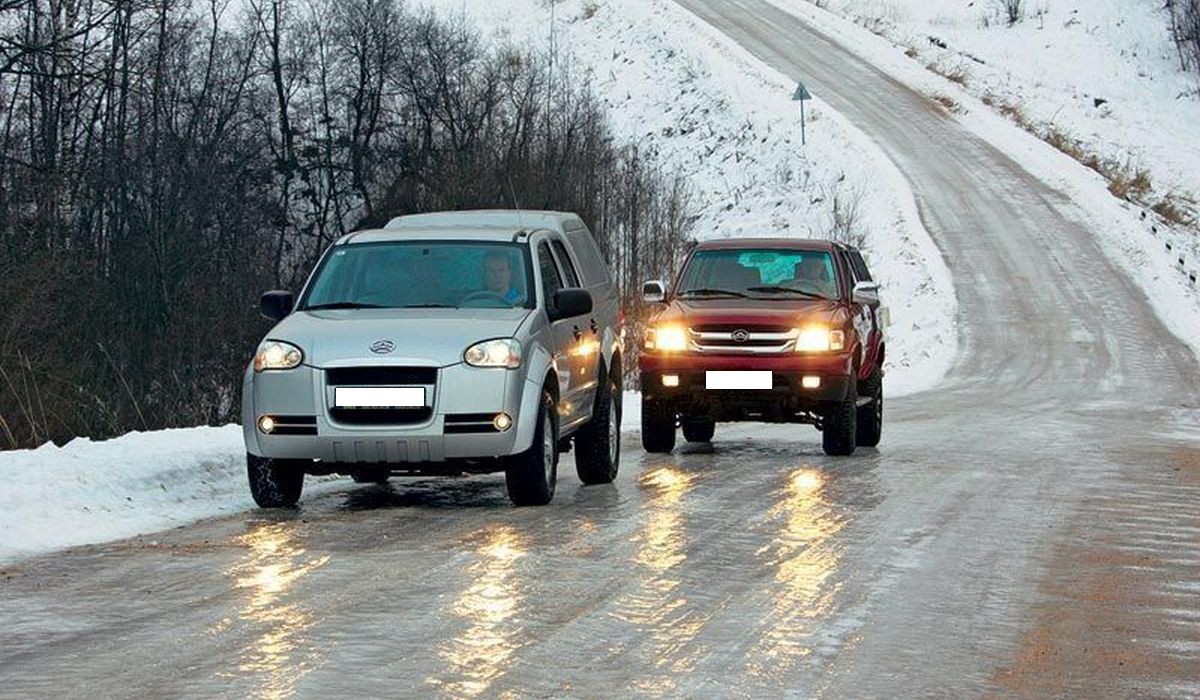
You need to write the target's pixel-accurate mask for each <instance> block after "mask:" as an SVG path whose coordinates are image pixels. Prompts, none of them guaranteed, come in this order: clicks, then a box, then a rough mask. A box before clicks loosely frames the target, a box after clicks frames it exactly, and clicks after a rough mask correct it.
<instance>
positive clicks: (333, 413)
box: [325, 366, 438, 426]
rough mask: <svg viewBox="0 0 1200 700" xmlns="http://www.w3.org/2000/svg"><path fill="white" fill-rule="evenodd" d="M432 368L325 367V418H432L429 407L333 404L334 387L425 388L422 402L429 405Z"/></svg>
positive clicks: (401, 421) (399, 422)
mask: <svg viewBox="0 0 1200 700" xmlns="http://www.w3.org/2000/svg"><path fill="white" fill-rule="evenodd" d="M437 374H438V370H437V368H436V367H396V366H391V367H389V366H370V367H331V368H329V369H326V370H325V386H326V387H327V388H326V396H327V400H328V401H329V417H330V418H332V419H333V420H334V421H335V422H337V423H341V424H343V425H364V426H405V425H419V424H422V423H427V422H428V421H429V420H430V419H431V418H432V417H433V408H431V407H430V406H424V407H416V408H337V407H335V406H334V405H333V400H334V396H335V394H334V391H335V390H336V388H337V387H394V386H396V387H400V386H422V387H425V396H426V401H428V402H430V403H431V405H432V401H433V394H434V391H435V389H436V386H437Z"/></svg>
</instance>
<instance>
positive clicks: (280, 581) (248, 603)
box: [212, 523, 329, 700]
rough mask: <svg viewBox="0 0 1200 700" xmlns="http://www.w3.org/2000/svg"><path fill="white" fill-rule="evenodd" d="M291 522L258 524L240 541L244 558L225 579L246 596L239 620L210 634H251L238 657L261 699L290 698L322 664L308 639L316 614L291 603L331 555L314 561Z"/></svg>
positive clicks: (301, 597) (240, 664)
mask: <svg viewBox="0 0 1200 700" xmlns="http://www.w3.org/2000/svg"><path fill="white" fill-rule="evenodd" d="M293 528H294V525H293V524H291V523H258V524H255V525H252V526H251V529H250V531H249V532H247V533H245V534H244V535H242V536H241V537H239V538H237V543H238V544H240V545H242V546H244V547H246V548H247V549H248V552H247V554H246V556H245V557H244V558H243V559H242V560H241V561H239V562H237V563H236V564H234V565H233V566H232V567H231V568H230V569H229V570H228V571H226V575H227V576H228V577H230V578H232V579H233V584H234V586H235V587H236V588H238V589H240V590H241V591H243V598H242V601H241V603H240V606H239V609H238V613H237V616H238V617H237V620H236V621H235V620H230V619H226V620H223V621H222V622H221V623H220V624H218V625H217V626H216V627H215V628H214V629H213V630H212V632H214V633H215V634H221V633H223V632H225V631H226V630H230V629H232V628H234V627H236V626H239V625H241V626H245V627H249V628H251V629H253V635H252V638H251V641H250V642H249V643H248V644H246V645H245V646H244V647H243V648H242V649H241V650H240V653H239V654H238V666H237V668H238V671H239V672H240V674H243V675H247V676H252V677H253V678H254V686H255V687H256V692H255V693H254V694H253V697H256V698H261V699H262V700H281V699H282V698H288V697H291V696H292V695H293V694H294V693H295V690H296V684H297V682H298V681H299V680H300V679H301V678H302V677H303V676H304V675H305V674H306V673H308V672H309V671H310V670H312V668H313V667H314V666H315V665H317V663H318V662H319V660H320V649H319V647H318V646H317V645H316V644H315V643H314V642H313V640H312V639H310V638H309V636H308V634H307V633H308V631H309V629H310V628H311V627H312V625H313V623H314V622H315V615H314V613H313V611H312V610H310V609H309V608H308V607H306V606H304V605H302V604H300V603H298V602H293V601H294V600H303V596H299V595H297V591H296V589H297V587H298V585H299V584H300V583H301V582H302V581H303V580H304V579H305V578H306V577H308V576H309V575H310V574H312V573H313V572H314V571H315V570H317V569H319V568H321V567H322V566H324V565H325V564H326V563H327V562H328V561H329V557H328V556H312V555H310V554H309V553H308V552H307V551H306V550H305V549H304V548H303V547H301V546H300V545H299V544H298V543H297V542H296V541H295V540H294V539H293V534H292V531H293Z"/></svg>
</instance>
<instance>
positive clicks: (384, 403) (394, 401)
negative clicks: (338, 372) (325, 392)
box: [333, 386, 425, 408]
mask: <svg viewBox="0 0 1200 700" xmlns="http://www.w3.org/2000/svg"><path fill="white" fill-rule="evenodd" d="M333 405H334V406H336V407H337V408H422V407H424V406H425V387H421V386H405V387H383V386H369V387H351V386H339V387H336V388H334V390H333Z"/></svg>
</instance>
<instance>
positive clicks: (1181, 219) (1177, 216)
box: [1152, 194, 1196, 226]
mask: <svg viewBox="0 0 1200 700" xmlns="http://www.w3.org/2000/svg"><path fill="white" fill-rule="evenodd" d="M1152 208H1153V209H1154V213H1155V214H1158V215H1159V216H1161V217H1162V218H1163V219H1165V220H1167V221H1169V222H1170V223H1172V224H1175V225H1176V226H1191V225H1192V224H1194V223H1196V222H1195V219H1193V218H1192V217H1190V216H1188V215H1187V213H1186V212H1185V211H1184V210H1183V209H1182V208H1181V207H1180V206H1179V205H1178V204H1176V203H1175V195H1173V194H1169V195H1167V196H1166V197H1163V198H1162V199H1161V200H1159V202H1158V203H1157V204H1155V205H1154V206H1153V207H1152Z"/></svg>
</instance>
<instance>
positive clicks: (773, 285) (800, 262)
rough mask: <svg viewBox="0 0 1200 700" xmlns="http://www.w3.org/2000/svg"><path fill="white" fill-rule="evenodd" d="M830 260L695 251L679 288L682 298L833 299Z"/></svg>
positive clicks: (802, 254) (815, 255)
mask: <svg viewBox="0 0 1200 700" xmlns="http://www.w3.org/2000/svg"><path fill="white" fill-rule="evenodd" d="M839 295H840V294H839V292H838V283H837V269H836V268H835V267H834V264H833V256H832V255H830V254H829V253H827V252H823V251H817V250H772V249H763V250H750V249H740V250H739V249H719V250H699V251H696V253H695V254H694V255H693V256H692V258H691V260H690V261H689V262H688V266H687V268H686V269H685V270H684V271H683V276H682V278H681V279H680V284H679V296H681V297H684V298H688V297H690V298H696V299H702V298H711V299H720V298H722V297H726V298H734V297H742V296H745V297H753V298H756V299H804V298H810V299H837V298H839Z"/></svg>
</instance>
